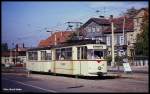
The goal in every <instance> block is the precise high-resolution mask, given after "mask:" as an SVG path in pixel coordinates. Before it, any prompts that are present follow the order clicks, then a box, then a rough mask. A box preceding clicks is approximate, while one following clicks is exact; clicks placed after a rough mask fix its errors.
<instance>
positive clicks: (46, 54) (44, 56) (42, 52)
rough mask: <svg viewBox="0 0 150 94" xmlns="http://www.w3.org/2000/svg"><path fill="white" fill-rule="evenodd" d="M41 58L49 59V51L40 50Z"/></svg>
mask: <svg viewBox="0 0 150 94" xmlns="http://www.w3.org/2000/svg"><path fill="white" fill-rule="evenodd" d="M41 60H51V53H47V52H46V51H41Z"/></svg>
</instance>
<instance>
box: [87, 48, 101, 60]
mask: <svg viewBox="0 0 150 94" xmlns="http://www.w3.org/2000/svg"><path fill="white" fill-rule="evenodd" d="M87 55H88V56H87V57H88V59H89V60H90V59H102V58H103V51H101V50H94V49H88V51H87Z"/></svg>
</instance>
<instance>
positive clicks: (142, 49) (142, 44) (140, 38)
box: [135, 23, 149, 56]
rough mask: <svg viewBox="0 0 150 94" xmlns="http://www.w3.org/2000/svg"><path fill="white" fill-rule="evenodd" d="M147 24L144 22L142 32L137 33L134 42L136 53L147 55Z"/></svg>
mask: <svg viewBox="0 0 150 94" xmlns="http://www.w3.org/2000/svg"><path fill="white" fill-rule="evenodd" d="M148 35H149V25H148V23H145V24H144V26H143V32H142V33H141V34H138V35H137V43H136V44H135V52H136V55H144V56H149V36H148Z"/></svg>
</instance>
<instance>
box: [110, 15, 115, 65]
mask: <svg viewBox="0 0 150 94" xmlns="http://www.w3.org/2000/svg"><path fill="white" fill-rule="evenodd" d="M111 30H112V62H111V67H114V65H115V56H114V23H113V16H112V15H111Z"/></svg>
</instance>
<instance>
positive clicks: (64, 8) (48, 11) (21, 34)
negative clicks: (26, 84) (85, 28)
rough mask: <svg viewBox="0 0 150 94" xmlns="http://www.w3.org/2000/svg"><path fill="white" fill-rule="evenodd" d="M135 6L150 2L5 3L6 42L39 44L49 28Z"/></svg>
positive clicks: (3, 31)
mask: <svg viewBox="0 0 150 94" xmlns="http://www.w3.org/2000/svg"><path fill="white" fill-rule="evenodd" d="M131 7H135V8H137V9H139V8H142V7H148V2H146V1H145V2H142V1H141V2H138V1H134V2H108V1H107V2H102V1H101V2H83V1H82V2H81V1H80V2H64V1H63V2H54V1H53V2H46V1H45V2H40V1H39V2H27V1H24V2H2V43H5V42H7V43H8V45H9V47H14V46H13V45H12V43H14V44H16V43H25V45H26V46H28V47H35V46H37V45H38V43H39V42H40V40H42V39H46V38H47V37H48V36H50V34H49V33H48V32H46V31H47V30H51V31H56V30H59V31H64V30H66V28H67V24H66V22H68V21H80V22H82V23H84V22H86V21H87V20H88V19H89V18H91V17H98V16H99V15H101V14H102V15H105V16H106V17H109V15H114V16H115V17H117V16H120V14H121V13H123V12H124V11H125V10H126V9H129V8H131ZM96 10H100V13H99V14H97V13H96V12H95V11H96ZM104 11H105V12H104Z"/></svg>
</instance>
